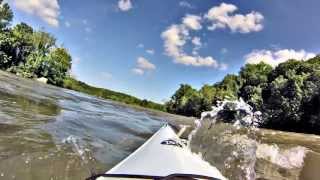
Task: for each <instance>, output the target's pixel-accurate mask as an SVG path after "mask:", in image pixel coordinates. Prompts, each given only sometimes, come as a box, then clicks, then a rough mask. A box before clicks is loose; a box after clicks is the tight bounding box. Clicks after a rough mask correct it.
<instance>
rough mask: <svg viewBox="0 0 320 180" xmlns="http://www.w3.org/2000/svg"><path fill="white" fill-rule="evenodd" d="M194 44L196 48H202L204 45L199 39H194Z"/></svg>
mask: <svg viewBox="0 0 320 180" xmlns="http://www.w3.org/2000/svg"><path fill="white" fill-rule="evenodd" d="M192 44H194V45H195V46H200V47H201V46H202V43H201V39H200V38H199V37H194V38H193V39H192Z"/></svg>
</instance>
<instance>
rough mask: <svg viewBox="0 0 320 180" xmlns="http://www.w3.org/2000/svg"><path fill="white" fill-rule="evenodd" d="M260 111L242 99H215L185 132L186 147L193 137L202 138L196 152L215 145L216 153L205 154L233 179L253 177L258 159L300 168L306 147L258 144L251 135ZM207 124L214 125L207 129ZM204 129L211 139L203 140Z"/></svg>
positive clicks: (250, 178) (250, 179)
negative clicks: (223, 126)
mask: <svg viewBox="0 0 320 180" xmlns="http://www.w3.org/2000/svg"><path fill="white" fill-rule="evenodd" d="M261 115H262V114H261V112H259V111H256V112H254V111H253V108H252V107H251V106H250V105H248V104H247V103H245V102H244V101H243V100H242V99H239V100H236V101H230V100H225V101H221V102H218V103H217V105H216V106H213V107H212V110H211V111H208V112H203V113H201V118H200V119H197V120H195V122H194V123H195V129H194V130H193V131H192V132H191V133H190V135H189V138H188V139H189V142H188V147H189V148H191V143H192V139H193V138H195V139H197V140H200V141H201V142H202V143H201V144H200V145H199V143H198V146H197V147H198V148H196V149H197V151H198V152H199V151H204V152H206V151H207V150H206V148H209V147H211V148H215V153H217V152H218V154H219V153H220V155H219V156H217V155H214V154H212V155H209V157H211V158H213V161H212V163H215V162H217V161H219V162H220V163H221V162H223V166H224V167H222V169H224V172H227V173H228V174H229V175H230V177H232V178H235V177H237V179H247V180H253V179H255V178H256V177H257V175H256V172H255V166H256V163H257V162H258V161H257V160H258V159H264V160H266V161H267V162H269V163H271V164H274V165H278V166H280V167H282V168H285V169H292V168H302V166H303V164H304V158H305V156H306V153H307V152H308V150H307V148H304V147H301V146H297V147H293V148H287V149H281V148H279V147H278V146H277V145H268V144H261V143H259V142H258V141H257V140H256V139H255V138H256V137H257V136H256V132H257V131H259V129H258V128H257V127H258V126H259V125H260V124H261V123H262V118H261ZM218 122H227V123H230V124H232V126H229V127H233V128H231V129H228V128H227V129H224V128H222V129H221V128H219V127H221V126H220V125H219V126H218V125H217V123H218ZM214 126H215V127H214ZM210 128H218V129H214V130H211V131H209V129H210ZM198 131H199V132H198ZM206 131H208V132H211V133H213V134H211V136H212V137H211V139H212V140H210V139H206V140H204V139H205V138H206V137H208V138H210V137H209V136H208V135H209V133H208V132H206ZM240 132H241V133H240ZM274 134H275V133H274ZM199 138H200V139H199ZM201 139H203V140H201ZM192 144H197V142H194V143H192ZM209 144H210V145H209ZM221 153H222V154H221ZM204 158H205V157H204ZM220 167H221V166H220Z"/></svg>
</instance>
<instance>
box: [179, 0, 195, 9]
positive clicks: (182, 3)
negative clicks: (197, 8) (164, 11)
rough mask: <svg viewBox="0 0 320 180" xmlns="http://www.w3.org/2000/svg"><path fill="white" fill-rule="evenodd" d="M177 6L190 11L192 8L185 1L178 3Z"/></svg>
mask: <svg viewBox="0 0 320 180" xmlns="http://www.w3.org/2000/svg"><path fill="white" fill-rule="evenodd" d="M179 6H181V7H186V8H190V9H192V8H194V7H193V6H192V5H191V4H190V3H188V2H187V1H180V2H179Z"/></svg>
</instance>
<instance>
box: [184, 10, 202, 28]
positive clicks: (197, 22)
mask: <svg viewBox="0 0 320 180" xmlns="http://www.w3.org/2000/svg"><path fill="white" fill-rule="evenodd" d="M201 19H202V18H201V17H200V16H196V15H190V14H187V15H186V16H185V17H184V18H183V19H182V23H183V24H184V25H185V26H187V27H188V28H190V29H192V30H200V29H201V28H202V26H201Z"/></svg>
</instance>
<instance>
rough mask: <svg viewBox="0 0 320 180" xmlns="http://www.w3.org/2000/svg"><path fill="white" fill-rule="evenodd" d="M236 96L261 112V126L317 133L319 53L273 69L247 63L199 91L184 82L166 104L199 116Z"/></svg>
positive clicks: (319, 129) (170, 108)
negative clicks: (213, 106) (237, 73)
mask: <svg viewBox="0 0 320 180" xmlns="http://www.w3.org/2000/svg"><path fill="white" fill-rule="evenodd" d="M238 98H242V99H243V100H244V101H245V102H247V103H248V104H250V105H251V106H252V107H253V108H254V110H256V111H257V110H258V111H261V112H262V117H263V123H262V124H260V126H261V127H266V128H272V129H279V130H287V131H295V132H308V133H315V134H320V56H317V57H314V58H312V59H309V60H307V61H298V60H288V61H287V62H284V63H282V64H279V65H278V66H277V67H275V68H272V67H271V66H270V65H268V64H265V63H260V64H246V65H245V66H244V67H243V68H241V70H240V72H239V75H237V76H236V75H227V76H226V77H225V78H224V79H223V80H222V81H221V82H219V83H216V84H214V85H204V86H203V87H202V88H201V89H200V90H199V91H197V90H195V89H193V88H192V87H191V86H189V85H185V84H184V85H181V86H180V88H179V89H178V90H177V91H176V92H175V94H174V95H173V96H172V98H171V100H170V101H169V102H167V104H166V106H167V109H168V111H169V112H172V113H178V114H182V115H187V116H199V115H200V113H201V112H202V111H204V110H210V107H211V106H212V105H214V104H216V103H217V101H218V100H223V99H231V100H232V99H238Z"/></svg>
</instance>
